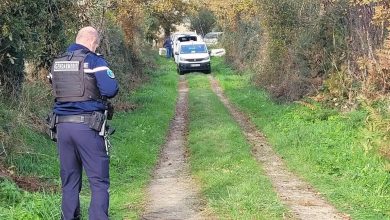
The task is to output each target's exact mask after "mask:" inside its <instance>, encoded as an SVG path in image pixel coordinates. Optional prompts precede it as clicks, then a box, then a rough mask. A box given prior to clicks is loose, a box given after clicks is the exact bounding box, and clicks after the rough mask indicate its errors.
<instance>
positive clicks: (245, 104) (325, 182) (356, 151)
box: [213, 59, 390, 219]
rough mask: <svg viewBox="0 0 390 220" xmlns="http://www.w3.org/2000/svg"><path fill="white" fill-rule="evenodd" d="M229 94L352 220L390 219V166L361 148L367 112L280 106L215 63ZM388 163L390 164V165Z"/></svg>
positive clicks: (287, 158) (288, 161)
mask: <svg viewBox="0 0 390 220" xmlns="http://www.w3.org/2000/svg"><path fill="white" fill-rule="evenodd" d="M213 63H214V64H215V65H214V66H213V70H214V73H215V75H216V77H217V78H218V80H219V81H220V84H221V86H222V87H223V89H224V93H225V94H226V95H227V96H228V97H229V99H230V101H231V102H232V103H233V104H235V105H236V106H237V107H238V108H239V109H240V110H241V111H243V112H245V113H246V114H247V115H248V116H250V118H251V119H252V121H253V122H254V123H255V124H256V125H257V127H258V128H259V130H261V131H262V132H263V133H264V134H265V135H266V136H267V138H268V140H269V142H270V143H271V144H272V146H273V147H274V149H275V150H276V151H277V152H278V153H279V154H280V156H281V157H282V158H284V160H285V163H286V165H287V166H288V167H289V168H290V169H291V170H292V171H294V172H296V173H298V174H299V175H300V176H302V177H303V178H304V179H305V180H306V181H308V182H310V183H311V184H312V185H313V186H314V187H315V188H316V189H317V190H318V191H320V192H321V193H323V195H324V197H326V198H327V199H328V200H329V201H331V202H332V203H333V204H335V205H336V207H337V208H338V209H339V210H341V211H343V212H346V213H349V214H350V215H351V217H352V218H353V219H390V205H389V204H390V173H389V172H388V168H387V169H386V166H388V163H387V162H386V161H385V160H384V159H382V158H381V157H380V156H379V155H377V154H376V153H373V152H367V151H366V152H365V151H364V148H363V146H362V143H361V137H362V135H364V134H362V130H363V129H362V128H363V127H364V120H365V118H366V113H364V112H361V111H355V112H350V113H344V114H342V113H339V112H337V111H335V110H330V109H324V108H321V107H320V106H318V105H313V108H309V107H307V106H303V105H300V104H290V105H287V104H286V105H280V104H276V103H274V102H272V101H271V100H270V98H269V97H268V96H267V94H266V93H265V92H264V91H261V90H259V89H256V88H255V87H254V86H251V83H250V75H248V74H243V75H239V74H236V73H235V72H234V71H232V70H231V69H229V68H227V67H226V65H225V64H223V60H222V59H214V60H213ZM386 164H387V165H386Z"/></svg>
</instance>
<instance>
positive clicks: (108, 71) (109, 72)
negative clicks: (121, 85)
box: [107, 69, 115, 79]
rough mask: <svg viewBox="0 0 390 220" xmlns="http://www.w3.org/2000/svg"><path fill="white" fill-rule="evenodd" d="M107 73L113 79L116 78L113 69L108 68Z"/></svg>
mask: <svg viewBox="0 0 390 220" xmlns="http://www.w3.org/2000/svg"><path fill="white" fill-rule="evenodd" d="M107 75H108V76H109V77H110V78H111V79H114V78H115V75H114V72H112V70H110V69H108V70H107Z"/></svg>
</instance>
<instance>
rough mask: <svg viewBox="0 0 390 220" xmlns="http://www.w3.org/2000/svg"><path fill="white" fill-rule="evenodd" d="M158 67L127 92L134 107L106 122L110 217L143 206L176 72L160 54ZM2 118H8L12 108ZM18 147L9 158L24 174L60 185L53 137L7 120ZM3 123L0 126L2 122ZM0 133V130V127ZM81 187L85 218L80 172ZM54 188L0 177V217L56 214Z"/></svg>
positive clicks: (135, 212)
mask: <svg viewBox="0 0 390 220" xmlns="http://www.w3.org/2000/svg"><path fill="white" fill-rule="evenodd" d="M158 62H159V64H160V66H161V67H160V68H159V69H158V70H156V71H155V72H154V73H151V77H150V78H151V81H150V82H149V83H147V84H146V85H144V86H142V87H141V88H139V89H137V91H135V92H133V93H131V94H129V95H128V98H129V99H130V101H131V102H132V103H134V104H136V105H137V106H138V108H137V109H136V110H135V111H132V112H127V113H126V112H123V113H116V115H115V116H114V120H113V121H112V122H111V124H112V125H113V126H114V127H115V128H116V130H117V131H116V133H115V134H114V135H113V136H112V137H111V142H112V144H113V148H112V150H111V161H110V176H111V188H110V195H111V198H110V216H111V217H110V219H113V220H116V219H137V218H138V217H139V215H140V214H141V212H142V210H143V202H144V190H145V187H146V185H147V183H148V181H149V180H150V176H151V172H152V171H153V168H154V166H155V164H156V162H157V158H158V155H159V149H160V146H161V145H162V144H163V143H164V141H165V136H166V134H167V130H168V126H169V122H170V120H171V118H172V117H173V114H174V110H175V104H176V97H177V83H178V78H177V75H176V73H175V68H174V67H173V66H172V65H171V63H167V62H166V61H165V60H162V59H161V60H159V61H158ZM0 109H1V111H2V112H3V111H4V112H6V113H7V114H4V116H2V117H0V120H1V121H4V122H5V121H7V120H8V119H9V118H13V117H12V115H16V114H17V113H15V112H14V113H13V112H12V111H11V110H7V109H6V108H5V107H4V106H1V107H0ZM10 127H12V129H11V135H12V138H13V140H14V141H16V140H19V141H18V142H15V143H18V145H21V146H17V149H18V150H17V151H15V152H13V153H12V154H9V155H8V157H7V161H8V164H9V165H10V166H11V165H12V166H15V169H16V171H17V172H18V173H19V174H23V175H34V176H38V177H43V178H45V179H48V180H50V181H52V182H53V183H55V184H58V186H59V185H60V179H59V163H58V159H57V151H56V147H55V145H54V143H53V142H51V141H50V140H48V138H47V137H46V136H45V135H44V134H40V133H37V132H34V131H33V129H31V128H29V127H28V126H26V125H23V123H21V125H19V126H13V125H12V124H10ZM2 129H3V128H2ZM0 134H1V133H0ZM83 182H84V183H83V190H82V192H81V206H82V214H83V219H88V218H87V213H88V205H89V199H90V192H89V188H88V187H89V186H88V183H87V180H86V178H85V175H84V180H83ZM60 202H61V195H60V194H59V193H46V192H40V193H28V192H25V191H23V190H21V189H19V188H18V187H17V186H16V185H15V184H14V183H12V182H10V181H8V180H5V179H1V178H0V219H17V220H19V219H23V220H30V219H32V220H35V219H45V220H46V219H59V218H60V212H61V211H60Z"/></svg>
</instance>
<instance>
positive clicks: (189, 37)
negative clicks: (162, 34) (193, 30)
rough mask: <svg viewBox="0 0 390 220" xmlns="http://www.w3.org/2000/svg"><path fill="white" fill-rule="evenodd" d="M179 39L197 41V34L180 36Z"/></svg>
mask: <svg viewBox="0 0 390 220" xmlns="http://www.w3.org/2000/svg"><path fill="white" fill-rule="evenodd" d="M178 40H179V41H180V42H185V41H191V40H192V41H196V40H197V37H196V36H184V37H179V38H178Z"/></svg>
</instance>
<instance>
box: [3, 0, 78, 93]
mask: <svg viewBox="0 0 390 220" xmlns="http://www.w3.org/2000/svg"><path fill="white" fill-rule="evenodd" d="M74 7H76V5H75V4H74V3H72V2H69V1H63V0H59V1H44V0H38V1H27V0H19V1H9V0H5V1H2V3H1V5H0V14H1V16H0V27H1V30H0V51H1V52H0V84H1V85H2V88H3V91H1V92H5V93H13V94H15V95H17V93H18V91H20V89H21V84H22V82H23V76H24V74H23V71H24V64H25V62H26V61H27V60H32V61H33V62H34V63H35V65H36V67H46V68H47V67H48V66H49V65H50V59H51V57H52V56H54V55H55V54H58V53H59V51H61V50H63V48H64V43H65V41H66V38H65V37H64V36H66V35H65V32H66V26H65V25H64V22H65V21H66V22H67V23H69V24H71V23H74V22H75V20H76V19H74V18H75V17H74V16H73V13H72V12H73V11H74V10H73V8H74ZM35 77H36V76H35Z"/></svg>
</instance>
